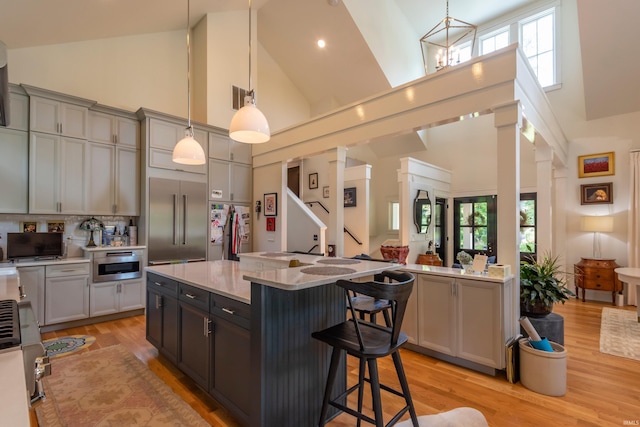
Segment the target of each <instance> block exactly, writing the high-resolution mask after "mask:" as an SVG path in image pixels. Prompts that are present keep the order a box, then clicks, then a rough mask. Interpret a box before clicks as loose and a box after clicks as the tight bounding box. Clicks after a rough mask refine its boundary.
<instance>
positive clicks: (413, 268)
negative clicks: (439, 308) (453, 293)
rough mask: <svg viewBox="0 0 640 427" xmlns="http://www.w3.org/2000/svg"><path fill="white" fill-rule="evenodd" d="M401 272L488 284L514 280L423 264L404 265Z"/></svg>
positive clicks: (461, 269) (511, 277) (509, 277)
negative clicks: (456, 278) (471, 280)
mask: <svg viewBox="0 0 640 427" xmlns="http://www.w3.org/2000/svg"><path fill="white" fill-rule="evenodd" d="M401 270H403V271H409V272H411V273H417V274H431V275H434V276H445V277H458V278H461V279H473V280H480V281H486V282H499V283H502V282H506V281H507V280H510V279H513V275H510V276H507V277H504V278H502V277H489V276H487V275H486V273H475V272H474V273H469V272H467V271H465V270H464V269H463V268H449V267H438V266H434V265H422V264H407V265H404V266H403V267H402V268H401Z"/></svg>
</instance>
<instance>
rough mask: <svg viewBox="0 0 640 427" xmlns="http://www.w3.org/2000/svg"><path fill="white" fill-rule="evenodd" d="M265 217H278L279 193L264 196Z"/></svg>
mask: <svg viewBox="0 0 640 427" xmlns="http://www.w3.org/2000/svg"><path fill="white" fill-rule="evenodd" d="M264 216H278V193H266V194H265V195H264Z"/></svg>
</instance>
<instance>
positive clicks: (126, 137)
mask: <svg viewBox="0 0 640 427" xmlns="http://www.w3.org/2000/svg"><path fill="white" fill-rule="evenodd" d="M139 125H140V123H139V122H138V121H137V120H133V119H127V118H126V117H118V116H116V117H115V132H116V144H118V145H122V146H127V147H131V148H139V143H138V141H139V138H138V135H139V134H140V131H139Z"/></svg>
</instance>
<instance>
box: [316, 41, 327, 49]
mask: <svg viewBox="0 0 640 427" xmlns="http://www.w3.org/2000/svg"><path fill="white" fill-rule="evenodd" d="M326 45H327V43H326V42H325V41H324V39H319V40H318V47H319V48H320V49H322V48H324V47H325V46H326Z"/></svg>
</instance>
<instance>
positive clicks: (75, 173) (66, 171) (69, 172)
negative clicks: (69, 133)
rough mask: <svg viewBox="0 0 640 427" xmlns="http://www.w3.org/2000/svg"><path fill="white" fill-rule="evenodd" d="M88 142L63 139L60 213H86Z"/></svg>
mask: <svg viewBox="0 0 640 427" xmlns="http://www.w3.org/2000/svg"><path fill="white" fill-rule="evenodd" d="M85 155H86V142H85V141H84V140H82V139H75V138H66V137H62V138H61V150H60V158H59V159H60V160H59V163H60V168H59V171H60V181H59V182H60V213H69V214H78V215H82V214H85V213H86V203H85V200H86V197H85V196H86V195H85V167H84V166H85Z"/></svg>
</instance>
